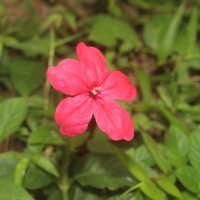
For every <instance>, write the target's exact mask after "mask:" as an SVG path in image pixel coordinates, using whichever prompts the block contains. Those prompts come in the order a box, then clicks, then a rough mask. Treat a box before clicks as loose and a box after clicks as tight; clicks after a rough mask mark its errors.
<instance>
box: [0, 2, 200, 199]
mask: <svg viewBox="0 0 200 200" xmlns="http://www.w3.org/2000/svg"><path fill="white" fill-rule="evenodd" d="M199 11H200V0H191V1H190V0H188V1H181V0H168V1H165V0H152V1H148V0H125V1H120V0H118V1H117V0H110V1H106V0H105V1H101V0H85V1H83V0H74V1H73V0H63V1H62V0H45V1H42V0H21V1H18V0H2V1H1V2H0V142H1V143H0V152H1V154H0V199H1V200H11V199H12V200H13V199H15V200H33V199H35V200H45V199H47V200H67V199H68V200H105V199H106V200H107V199H108V200H115V199H116V200H150V199H153V200H165V199H166V200H167V199H169V200H175V199H182V200H197V199H200V125H199V124H200V123H199V122H200V46H199V36H200V32H199V18H200V16H199ZM80 41H83V42H85V43H86V44H87V45H91V46H95V47H97V48H99V49H100V50H101V51H102V52H103V54H104V55H105V57H106V61H107V65H108V66H109V68H110V70H114V69H118V70H120V71H122V72H124V73H125V74H127V75H128V77H129V79H130V80H131V81H132V82H133V84H134V85H135V86H136V88H137V90H138V95H137V98H136V99H135V101H133V102H131V103H126V104H123V106H124V107H125V108H126V109H127V110H128V111H129V113H130V114H131V115H132V118H133V121H134V126H135V138H134V139H133V140H132V141H131V142H125V141H121V142H112V141H111V140H109V138H108V137H107V136H106V134H104V133H101V131H100V130H99V129H98V128H97V127H96V125H95V122H94V121H92V122H91V124H90V126H89V129H88V131H87V132H86V133H84V134H83V135H81V136H78V137H75V138H70V139H69V138H63V137H62V136H61V134H60V133H59V130H58V127H57V126H56V124H55V122H54V111H55V107H56V105H57V104H58V102H59V101H60V100H61V99H62V95H61V94H60V93H59V92H56V91H54V90H52V89H51V88H50V85H49V83H48V81H47V80H46V69H47V67H48V66H50V65H56V64H58V62H59V61H61V60H62V59H64V58H67V57H68V58H69V57H72V58H75V57H76V56H75V47H76V44H77V43H78V42H80ZM69 81H70V80H69Z"/></svg>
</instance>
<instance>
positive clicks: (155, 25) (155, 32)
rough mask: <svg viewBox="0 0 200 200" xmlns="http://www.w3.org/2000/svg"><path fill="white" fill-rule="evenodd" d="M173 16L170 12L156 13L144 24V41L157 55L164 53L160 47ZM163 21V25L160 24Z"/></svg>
mask: <svg viewBox="0 0 200 200" xmlns="http://www.w3.org/2000/svg"><path fill="white" fill-rule="evenodd" d="M172 18H173V15H172V14H171V13H169V12H162V13H155V14H154V15H152V16H151V18H150V19H148V20H147V21H146V23H145V24H144V40H145V42H146V44H147V46H148V47H150V48H151V49H152V50H153V51H154V52H155V53H157V54H158V53H159V51H162V49H160V45H161V43H162V41H163V38H164V35H165V34H166V31H167V28H168V27H169V25H170V21H171V20H172ZM160 20H162V22H163V23H160Z"/></svg>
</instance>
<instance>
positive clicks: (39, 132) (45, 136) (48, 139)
mask: <svg viewBox="0 0 200 200" xmlns="http://www.w3.org/2000/svg"><path fill="white" fill-rule="evenodd" d="M28 142H29V143H30V144H54V145H62V144H64V141H63V139H62V138H61V137H60V135H58V133H56V132H54V131H52V130H50V129H49V128H48V127H47V126H40V127H38V128H37V129H36V130H35V131H34V132H32V133H31V135H30V137H29V140H28Z"/></svg>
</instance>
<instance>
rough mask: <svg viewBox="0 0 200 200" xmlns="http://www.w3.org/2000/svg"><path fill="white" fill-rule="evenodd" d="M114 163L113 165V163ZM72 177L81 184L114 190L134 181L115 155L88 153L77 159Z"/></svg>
mask: <svg viewBox="0 0 200 200" xmlns="http://www.w3.org/2000/svg"><path fill="white" fill-rule="evenodd" d="M113 163H115V165H113ZM73 173H74V178H75V179H76V180H77V181H78V182H79V183H80V184H81V185H83V186H92V187H95V188H99V189H102V188H109V189H110V190H116V189H119V188H120V187H123V186H131V185H133V184H134V183H136V181H135V180H133V179H132V178H131V175H130V174H129V172H128V170H126V169H125V168H123V165H122V164H121V163H120V162H117V158H116V157H115V156H108V155H101V154H89V155H88V156H85V157H84V158H82V159H79V160H78V163H76V165H75V167H74V169H73Z"/></svg>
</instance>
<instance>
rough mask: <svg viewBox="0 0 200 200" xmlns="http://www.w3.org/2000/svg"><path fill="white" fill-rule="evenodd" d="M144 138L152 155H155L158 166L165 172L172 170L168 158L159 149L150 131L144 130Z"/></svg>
mask: <svg viewBox="0 0 200 200" xmlns="http://www.w3.org/2000/svg"><path fill="white" fill-rule="evenodd" d="M142 138H143V140H144V143H145V145H146V146H147V148H148V149H149V151H150V153H151V155H152V156H153V158H154V160H155V161H156V163H157V165H158V167H159V168H160V169H161V170H162V171H163V172H165V173H167V172H169V171H170V170H171V166H170V164H169V163H168V162H167V161H166V159H165V158H164V157H163V156H162V154H160V152H159V151H158V149H157V144H156V142H155V141H154V140H153V139H152V138H151V136H150V135H149V134H148V133H145V132H143V131H142Z"/></svg>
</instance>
